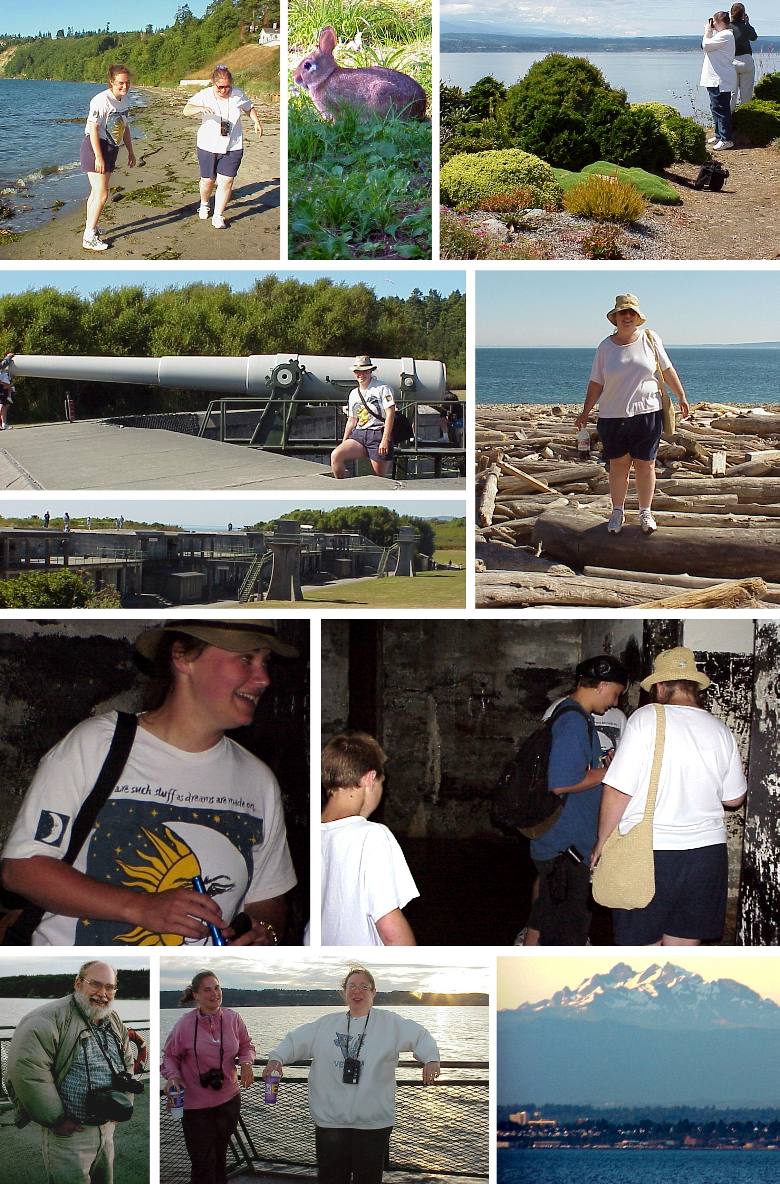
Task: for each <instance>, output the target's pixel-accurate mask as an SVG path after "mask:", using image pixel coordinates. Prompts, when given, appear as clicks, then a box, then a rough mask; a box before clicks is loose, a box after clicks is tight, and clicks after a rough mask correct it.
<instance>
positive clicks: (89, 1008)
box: [6, 962, 143, 1184]
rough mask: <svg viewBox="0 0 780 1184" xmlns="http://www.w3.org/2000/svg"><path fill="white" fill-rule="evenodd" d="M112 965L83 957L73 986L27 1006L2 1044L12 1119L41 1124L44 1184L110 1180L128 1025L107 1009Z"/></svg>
mask: <svg viewBox="0 0 780 1184" xmlns="http://www.w3.org/2000/svg"><path fill="white" fill-rule="evenodd" d="M116 991H117V980H116V971H115V970H114V968H113V966H109V965H108V964H107V963H105V962H85V963H84V965H83V966H82V967H81V969H80V970H79V972H78V974H77V975H76V980H75V982H74V984H73V993H72V994H71V995H66V996H65V998H63V999H55V1000H53V1001H51V1002H50V1003H44V1005H43V1006H42V1007H36V1008H35V1010H34V1011H31V1012H29V1013H28V1014H27V1015H26V1016H25V1017H24V1019H23V1020H21V1021H20V1023H19V1024H18V1025H17V1027H16V1031H15V1032H14V1035H13V1037H12V1039H11V1043H10V1045H9V1048H8V1067H7V1076H6V1082H7V1085H8V1093H9V1096H10V1098H11V1100H12V1101H13V1103H14V1108H15V1111H16V1125H17V1126H19V1127H23V1126H26V1125H27V1124H28V1123H30V1122H37V1123H38V1124H39V1125H40V1126H41V1128H42V1151H43V1162H44V1166H45V1168H46V1178H47V1181H48V1184H81V1182H83V1184H111V1180H112V1178H113V1163H114V1127H115V1124H116V1123H117V1122H126V1121H127V1120H128V1119H129V1118H131V1117H132V1114H133V1100H132V1095H133V1094H138V1093H142V1092H143V1084H142V1083H141V1082H140V1081H136V1080H135V1079H134V1078H133V1076H132V1068H133V1053H132V1050H131V1048H130V1042H129V1039H128V1031H127V1029H126V1028H125V1026H124V1024H123V1023H122V1021H121V1020H120V1018H119V1016H118V1015H117V1013H116V1012H115V1011H114V1009H113V1000H114V997H115V995H116Z"/></svg>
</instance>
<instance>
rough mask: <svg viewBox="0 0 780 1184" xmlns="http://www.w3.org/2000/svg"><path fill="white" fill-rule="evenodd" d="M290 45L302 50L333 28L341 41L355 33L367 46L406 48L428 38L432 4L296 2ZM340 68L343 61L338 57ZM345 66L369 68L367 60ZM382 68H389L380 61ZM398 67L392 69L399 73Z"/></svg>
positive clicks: (418, 0) (404, 0) (422, 0)
mask: <svg viewBox="0 0 780 1184" xmlns="http://www.w3.org/2000/svg"><path fill="white" fill-rule="evenodd" d="M288 20H289V44H290V47H291V49H296V50H305V49H308V48H310V47H311V46H313V45H315V44H316V42H317V38H318V36H319V33H320V30H321V29H324V28H325V26H326V25H332V26H333V28H334V29H335V30H336V33H337V35H338V37H339V40H340V41H351V40H352V38H353V37H354V36H355V34H356V33H357V32H360V33H361V36H362V38H363V40H364V42H365V43H366V45H364V46H363V49H364V50H365V49H366V48H367V46H370V45H371V44H376V43H379V42H381V43H383V44H386V45H392V44H393V43H396V44H398V45H403V46H406V45H409V44H410V43H412V42H414V41H428V42H430V38H431V5H430V2H429V0H398V2H397V3H392V4H389V3H386V2H385V0H298V2H297V3H296V4H292V5H290V9H289V16H288ZM338 60H339V62H340V63H341V64H342V65H343V64H345V62H344V61H343V60H342V58H341V57H339V58H338ZM346 64H348V65H361V66H363V65H369V64H370V63H369V61H368V60H366V61H360V62H352V61H350V62H347V63H346ZM383 64H384V65H391V63H389V62H387V61H383ZM401 68H402V67H401V66H392V69H397V70H400V69H401Z"/></svg>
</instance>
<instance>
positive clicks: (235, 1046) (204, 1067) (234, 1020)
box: [162, 1007, 255, 1110]
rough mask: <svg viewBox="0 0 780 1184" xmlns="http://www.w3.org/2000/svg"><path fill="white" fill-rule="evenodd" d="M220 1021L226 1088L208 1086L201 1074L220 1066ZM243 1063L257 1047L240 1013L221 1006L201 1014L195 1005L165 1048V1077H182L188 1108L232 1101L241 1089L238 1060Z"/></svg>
mask: <svg viewBox="0 0 780 1184" xmlns="http://www.w3.org/2000/svg"><path fill="white" fill-rule="evenodd" d="M196 1021H197V1028H198V1046H197V1047H198V1059H197V1062H196V1060H195V1051H194V1048H195V1025H196ZM220 1021H221V1024H222V1049H223V1057H222V1069H223V1070H224V1073H225V1084H224V1085H223V1087H222V1089H208V1088H206V1089H204V1088H203V1086H202V1085H201V1084H200V1080H199V1079H200V1074H201V1073H206V1072H207V1071H208V1070H209V1069H217V1068H219V1050H220ZM236 1057H238V1060H239V1063H240V1064H245V1063H246V1062H247V1061H253V1060H254V1059H255V1046H254V1044H253V1043H252V1041H251V1040H250V1038H249V1033H248V1032H247V1030H246V1025H245V1024H244V1021H243V1020H242V1019H241V1016H240V1015H239V1014H238V1012H235V1011H231V1009H230V1008H229V1007H223V1008H221V1009H220V1010H219V1011H218V1012H216V1014H214V1015H211V1016H206V1015H201V1013H200V1010H199V1008H197V1007H194V1008H193V1009H192V1011H189V1012H188V1013H187V1014H186V1015H183V1016H182V1017H181V1019H180V1020H179V1021H178V1022H177V1023H176V1025H175V1027H174V1028H173V1030H172V1032H171V1033H170V1035H169V1037H168V1039H167V1040H166V1041H165V1049H164V1051H163V1061H162V1073H163V1077H165V1078H170V1077H174V1076H179V1077H181V1079H182V1081H183V1082H184V1109H185V1110H204V1109H206V1108H207V1107H211V1106H221V1105H222V1103H223V1102H229V1101H230V1099H231V1098H233V1097H235V1095H236V1094H237V1093H238V1092H239V1089H240V1087H239V1084H238V1078H237V1074H236V1070H235V1060H236Z"/></svg>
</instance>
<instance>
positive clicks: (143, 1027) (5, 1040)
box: [0, 1020, 149, 1105]
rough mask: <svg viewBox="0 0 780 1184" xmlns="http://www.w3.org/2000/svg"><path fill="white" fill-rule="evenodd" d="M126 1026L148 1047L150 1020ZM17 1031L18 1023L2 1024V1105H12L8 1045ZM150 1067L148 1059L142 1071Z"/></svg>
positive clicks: (0, 1042)
mask: <svg viewBox="0 0 780 1184" xmlns="http://www.w3.org/2000/svg"><path fill="white" fill-rule="evenodd" d="M124 1024H125V1027H126V1028H134V1029H135V1031H136V1032H138V1033H140V1035H142V1036H143V1037H144V1039H145V1041H146V1044H147V1048H148V1045H149V1021H148V1020H125V1021H124ZM15 1031H16V1024H0V1105H3V1104H4V1103H5V1104H6V1105H10V1101H9V1098H8V1089H7V1086H6V1075H7V1071H8V1046H9V1045H10V1043H11V1038H12V1037H13V1034H14V1032H15ZM147 1057H148V1053H147ZM148 1067H149V1062H148V1060H147V1062H146V1064H145V1065H144V1066H142V1068H141V1072H142V1073H143V1072H146V1071H147V1070H148Z"/></svg>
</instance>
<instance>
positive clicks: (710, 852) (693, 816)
mask: <svg viewBox="0 0 780 1184" xmlns="http://www.w3.org/2000/svg"><path fill="white" fill-rule="evenodd" d="M640 685H641V687H642V688H643V690H646V691H652V697H653V700H654V702H656V703H660V704H662V705H663V707H664V715H665V719H666V728H665V737H664V749H663V759H662V761H661V771H660V775H659V779H658V791H657V795H656V801H655V811H654V813H653V855H654V863H655V896H654V898H653V899H652V900H651V902H650V904H648V905H646V906H645V908H643V909H613V910H612V921H613V928H614V932H615V942H616V944H617V945H675V946H681V945H682V946H692V945H693V946H695V945H700V944H701V943H702V942H703V941H719V940H720V939H721V937H722V935H723V926H724V923H725V917H726V896H727V890H728V856H727V849H726V826H725V821H724V813H723V811H724V807H725V808H726V809H729V810H736V809H737V807H738V806H741V805H742V803H743V801H744V800H745V794H746V790H747V785H746V782H745V774H744V772H743V769H742V761H741V758H740V755H739V750H738V748H737V742H736V740H735V738H734V736H733V734H732V732H731V731H730V730H729V729H728V728H727V727H726V725H725V724H724V723H721V721H720V720H718V719H715V717H714V716H712V715H711V714H710V712H709V711H708V710H707V709H706V707H705V706H704V703H703V699H702V691H704V690H706V688H707V687H708V686H710V680H709V678H708V677H707V675H706V674H702V673H701V671H699V670H697V668H696V658H695V656H694V654H693V652H692V650H689V649H687V648H686V647H685V646H677V647H676V648H675V649H672V650H666V651H664V652H663V653H661V654H659V655H658V657H657V658H656V660H655V662H654V664H653V673H652V674H650V675H649V676H648V677H647V678H646V679H644V681H643V682H642V683H641V684H640ZM655 727H656V721H655V711H654V709H653V707H652V705H651V704H648V705H647V706H645V707H640V708H639V710H638V711H635V712H634V714H633V715H632V716H631V718H630V719H629V721H628V724H627V725H626V730H625V732H624V733H623V738H622V740H621V743H620V748H619V749H618V750H617V752H616V754H615V757H614V759H613V761H612V763H611V764H610V766H609V772H608V774H607V777H606V779H605V781H604V786H603V789H602V795H601V811H600V815H599V832H598V839H597V841H596V846H595V847H594V849H593V853H592V855H591V866H593V867H595V865H596V864H597V863H598V860H599V857H600V855H601V851H602V849H603V847H604V843H605V842H606V840H607V838H608V837H609V835H610V834H612V832H613V831H614V829H615V827H616V826H617V827H619V829H620V833H621V834H627V833H628V832H629V831H630V830H631V829H632V827H634V826H635V825H636V824H637V823H638V822H640V821H641V820H642V817H643V815H644V811H645V804H646V802H647V791H648V787H649V784H650V772H651V768H652V764H653V755H654V750H655Z"/></svg>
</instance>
